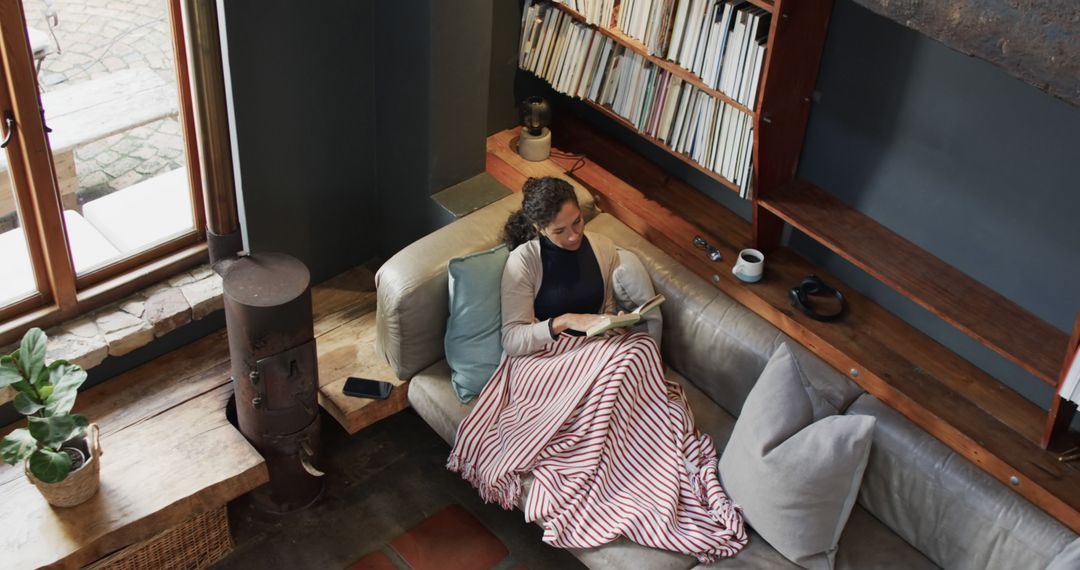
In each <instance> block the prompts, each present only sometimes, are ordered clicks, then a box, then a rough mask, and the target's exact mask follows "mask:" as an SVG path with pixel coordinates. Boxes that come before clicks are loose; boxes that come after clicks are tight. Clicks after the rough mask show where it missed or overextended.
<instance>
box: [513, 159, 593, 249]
mask: <svg viewBox="0 0 1080 570" xmlns="http://www.w3.org/2000/svg"><path fill="white" fill-rule="evenodd" d="M521 193H522V194H524V198H523V199H522V201H521V209H520V210H518V211H516V212H514V213H513V214H510V219H508V220H506V225H505V226H504V227H503V241H505V242H506V245H508V246H510V249H511V250H513V249H514V248H515V247H517V246H519V245H521V244H523V243H525V242H527V241H529V240H531V239H533V238H535V237H536V236H537V235H538V234H537V231H536V228H537V227H541V228H542V227H545V226H547V225H548V224H550V223H551V221H552V220H554V219H555V216H556V215H558V213H559V210H561V209H562V207H563V204H565V203H567V202H571V201H572V202H574V204H575V205H577V203H578V201H577V194H575V193H574V187H573V186H571V185H570V183H569V182H567V181H565V180H563V179H561V178H555V177H553V176H545V177H543V178H530V179H528V180H526V181H525V184H523V185H522V186H521Z"/></svg>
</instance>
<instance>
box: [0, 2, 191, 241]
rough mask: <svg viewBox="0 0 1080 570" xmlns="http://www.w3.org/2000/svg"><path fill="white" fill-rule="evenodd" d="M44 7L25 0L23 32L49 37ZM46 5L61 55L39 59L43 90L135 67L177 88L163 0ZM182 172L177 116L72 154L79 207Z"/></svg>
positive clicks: (41, 3)
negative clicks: (54, 18) (52, 17)
mask: <svg viewBox="0 0 1080 570" xmlns="http://www.w3.org/2000/svg"><path fill="white" fill-rule="evenodd" d="M48 4H50V3H47V2H45V1H44V0H25V1H24V3H23V6H24V10H25V12H26V23H27V25H28V26H30V27H32V28H37V29H38V30H41V31H43V32H46V33H48V32H49V26H48V23H47V21H46V13H47V9H48ZM51 6H52V10H53V11H54V12H55V13H56V15H57V19H58V25H57V26H55V28H54V33H55V34H56V38H57V40H59V46H60V53H55V50H56V42H55V41H53V44H52V49H53V51H54V53H51V54H49V55H48V56H47V57H46V58H45V60H44V63H43V65H42V68H41V71H40V73H39V74H38V79H39V82H40V85H41V88H42V90H43V91H46V92H48V91H55V90H57V89H63V88H65V87H67V86H69V85H73V84H75V83H78V82H80V81H87V80H91V79H97V78H100V77H103V76H105V75H107V74H109V73H115V72H117V71H121V70H125V69H137V68H142V69H150V70H152V71H154V72H155V73H157V74H158V75H160V76H161V77H162V79H164V80H166V81H168V82H169V83H170V84H175V83H176V72H175V60H174V56H173V44H172V33H171V26H170V24H169V13H168V7H167V5H166V2H165V0H53V1H52V2H51ZM50 40H52V37H50ZM183 165H184V143H183V136H182V134H181V132H180V124H179V122H178V121H177V118H176V117H169V118H166V119H162V120H159V121H155V122H153V123H149V124H146V125H143V126H141V127H138V128H136V129H132V130H130V131H127V132H124V133H120V134H117V135H113V136H111V137H108V138H106V139H102V140H100V141H96V142H93V143H90V144H86V145H83V146H80V147H79V148H77V149H76V151H75V168H76V172H77V173H78V177H79V191H78V201H79V204H80V206H81V205H82V204H85V203H86V202H88V201H90V200H93V199H96V198H99V197H101V196H104V195H106V194H109V193H111V192H113V191H115V190H118V189H120V188H125V187H127V186H131V185H132V184H136V183H138V182H140V181H142V180H145V179H147V178H150V177H153V176H156V175H158V174H163V173H165V172H169V171H171V170H174V169H176V168H179V167H181V166H183ZM0 229H2V228H0Z"/></svg>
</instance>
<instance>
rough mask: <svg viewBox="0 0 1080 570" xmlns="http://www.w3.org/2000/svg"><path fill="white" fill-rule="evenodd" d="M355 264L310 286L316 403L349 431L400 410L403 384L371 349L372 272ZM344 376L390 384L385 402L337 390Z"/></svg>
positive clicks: (404, 400)
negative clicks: (316, 367)
mask: <svg viewBox="0 0 1080 570" xmlns="http://www.w3.org/2000/svg"><path fill="white" fill-rule="evenodd" d="M369 265H371V268H369V267H367V266H363V265H361V266H360V267H356V268H354V269H350V270H349V271H346V272H345V273H342V274H341V275H338V276H337V277H334V278H332V279H330V280H328V281H326V282H324V283H321V284H319V285H316V286H315V287H313V288H312V291H311V298H312V304H313V305H314V308H315V309H314V310H315V338H316V345H317V347H318V353H319V404H321V405H322V407H323V409H324V410H326V411H327V412H329V413H330V415H331V416H333V417H334V419H336V420H337V421H338V423H339V424H341V427H343V428H345V431H347V432H349V433H350V434H353V433H356V432H358V431H360V430H362V429H364V428H365V427H367V426H369V425H371V424H373V423H375V422H377V421H379V420H381V419H383V418H385V417H387V416H390V415H392V414H396V413H398V412H400V411H401V410H404V409H405V408H407V407H408V406H409V401H408V399H407V398H406V394H407V393H408V388H409V387H408V382H403V381H401V380H398V378H397V376H395V375H394V371H393V370H391V369H390V366H389V365H388V364H387V363H386V359H385V358H383V357H382V355H380V354H378V353H377V352H376V350H375V274H374V272H373V271H372V268H374V267H375V264H374V263H371V264H369ZM350 376H358V377H361V378H370V379H372V380H385V381H387V382H390V383H392V384H394V390H393V392H391V393H390V397H389V398H387V399H386V400H381V401H379V400H371V399H367V398H354V397H351V396H346V395H344V394H343V393H342V388H343V387H344V386H345V380H346V379H347V378H348V377H350Z"/></svg>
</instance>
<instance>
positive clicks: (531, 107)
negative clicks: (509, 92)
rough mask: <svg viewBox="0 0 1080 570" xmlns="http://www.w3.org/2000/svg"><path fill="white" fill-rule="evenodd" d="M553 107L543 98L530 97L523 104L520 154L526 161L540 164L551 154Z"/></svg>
mask: <svg viewBox="0 0 1080 570" xmlns="http://www.w3.org/2000/svg"><path fill="white" fill-rule="evenodd" d="M549 124H551V105H549V104H548V102H547V100H545V99H544V98H543V97H537V96H533V97H529V98H528V99H525V100H524V101H522V102H521V126H522V129H521V136H520V137H518V154H520V155H521V157H522V158H524V159H525V160H531V161H533V162H539V161H541V160H546V159H547V157H548V155H550V154H551V131H550V130H549V129H548V128H547V126H548V125H549Z"/></svg>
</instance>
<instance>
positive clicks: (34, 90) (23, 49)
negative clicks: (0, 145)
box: [0, 0, 208, 346]
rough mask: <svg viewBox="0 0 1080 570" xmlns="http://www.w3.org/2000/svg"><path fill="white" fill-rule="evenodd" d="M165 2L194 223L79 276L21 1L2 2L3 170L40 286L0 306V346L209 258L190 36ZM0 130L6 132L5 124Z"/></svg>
mask: <svg viewBox="0 0 1080 570" xmlns="http://www.w3.org/2000/svg"><path fill="white" fill-rule="evenodd" d="M165 1H166V4H167V6H168V12H169V20H170V30H171V33H172V40H173V56H174V60H175V69H176V76H177V77H176V87H177V97H178V110H179V122H180V125H181V132H182V136H183V138H184V147H185V160H186V162H187V170H188V180H189V193H190V197H191V208H192V220H193V222H194V223H193V225H194V227H193V229H192V230H191V231H189V232H186V233H184V234H182V235H179V236H176V237H174V238H172V239H169V240H167V241H165V242H162V243H160V244H157V245H154V246H152V247H150V248H147V249H146V250H143V251H140V252H137V253H135V254H134V255H131V256H128V257H124V258H121V259H118V260H116V261H113V262H111V263H108V264H106V265H103V266H101V267H97V268H94V269H93V270H91V271H89V272H87V273H84V274H82V275H76V273H75V270H74V265H73V263H72V259H71V253H70V250H69V248H68V242H67V235H66V228H65V225H64V220H63V206H62V204H61V202H60V192H59V184H58V183H57V178H56V171H55V168H54V165H53V155H52V151H51V149H50V147H49V143H48V140H47V137H46V135H45V131H44V124H43V118H42V114H41V111H40V109H41V101H40V96H39V91H38V83H37V75H36V73H35V70H34V65H33V60H32V56H31V54H30V49H29V42H28V40H27V33H26V19H25V12H24V10H23V6H22V0H0V74H2V77H0V112H2V111H4V110H8V109H10V110H11V111H12V112H13V114H14V116H15V121H16V125H17V126H16V132H15V134H14V135H13V136H12V140H11V144H10V145H9V148H8V149H7V150H8V171H9V176H10V177H11V188H12V192H14V193H15V199H16V202H17V204H16V211H17V212H18V216H19V222H20V226H21V228H22V229H23V231H24V234H25V236H26V247H27V251H28V253H29V257H30V261H31V264H32V267H33V273H34V278H35V283H36V286H37V289H36V290H35V291H34V292H33V293H30V294H29V295H28V296H27V297H25V298H22V299H17V300H14V301H13V302H12V303H11V304H8V305H6V306H3V307H0V346H3V345H6V344H8V343H10V342H14V341H16V340H17V339H18V337H19V335H21V334H22V332H23V331H24V330H25V329H26V328H28V327H30V326H40V327H48V326H52V325H54V324H57V323H59V322H62V321H64V320H67V319H71V318H74V317H76V316H78V315H80V314H83V313H86V312H89V311H92V310H94V309H97V308H99V307H101V306H104V305H106V304H108V303H111V302H114V301H116V300H119V299H121V298H123V297H125V296H128V295H130V294H132V293H134V292H136V291H138V290H140V289H143V288H145V287H147V286H149V285H152V284H153V283H156V282H159V281H161V280H163V279H165V278H168V277H170V276H172V275H175V274H176V273H178V272H180V271H183V270H185V269H188V268H190V267H194V266H196V265H199V264H200V263H205V262H206V261H207V260H208V254H207V243H206V213H205V207H204V198H203V190H202V176H201V168H200V159H199V153H198V147H197V142H196V132H195V116H194V104H193V100H192V90H191V80H190V77H189V66H188V60H187V47H186V44H187V37H186V34H185V25H184V21H183V17H182V15H181V7H180V0H165ZM3 132H4V134H6V133H7V129H6V126H5V127H4V128H3ZM0 261H2V260H0Z"/></svg>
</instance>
